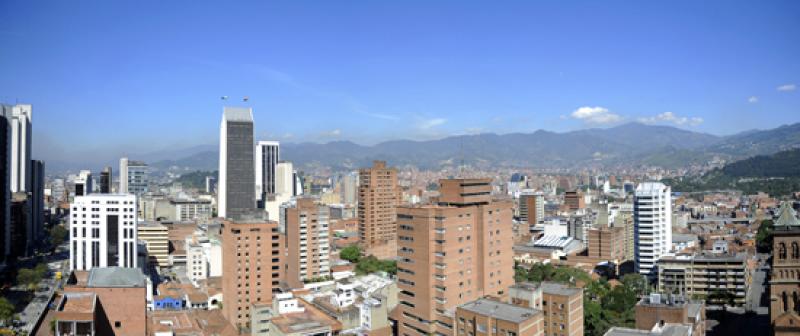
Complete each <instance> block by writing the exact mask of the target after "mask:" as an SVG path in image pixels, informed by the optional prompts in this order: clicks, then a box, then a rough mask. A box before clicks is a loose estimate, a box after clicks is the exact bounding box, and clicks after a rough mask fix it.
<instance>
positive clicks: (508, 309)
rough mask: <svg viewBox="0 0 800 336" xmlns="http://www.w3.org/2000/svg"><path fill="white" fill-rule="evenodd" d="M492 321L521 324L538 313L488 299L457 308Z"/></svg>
mask: <svg viewBox="0 0 800 336" xmlns="http://www.w3.org/2000/svg"><path fill="white" fill-rule="evenodd" d="M458 309H463V310H466V311H470V312H473V313H476V314H480V315H483V316H490V317H492V318H494V319H498V320H504V321H509V322H513V323H521V322H524V321H527V320H528V319H530V318H531V317H533V316H535V315H536V314H539V313H540V311H538V310H535V309H530V308H525V307H520V306H515V305H512V304H508V303H503V302H499V301H494V300H489V299H477V300H475V301H472V302H469V303H466V304H463V305H461V306H459V307H458Z"/></svg>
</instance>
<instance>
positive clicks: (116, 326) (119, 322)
mask: <svg viewBox="0 0 800 336" xmlns="http://www.w3.org/2000/svg"><path fill="white" fill-rule="evenodd" d="M114 328H122V321H114Z"/></svg>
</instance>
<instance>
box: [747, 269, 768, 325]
mask: <svg viewBox="0 0 800 336" xmlns="http://www.w3.org/2000/svg"><path fill="white" fill-rule="evenodd" d="M768 285H769V284H768V283H767V273H766V269H765V268H763V267H762V266H761V265H759V266H758V267H757V268H756V270H755V271H753V278H752V282H751V283H750V291H748V293H747V310H748V311H752V312H755V313H756V314H759V315H762V314H769V297H767V294H766V288H767V286H768Z"/></svg>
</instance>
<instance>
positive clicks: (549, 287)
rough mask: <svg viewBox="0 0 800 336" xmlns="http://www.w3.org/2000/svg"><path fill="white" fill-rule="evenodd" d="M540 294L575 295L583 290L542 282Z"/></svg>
mask: <svg viewBox="0 0 800 336" xmlns="http://www.w3.org/2000/svg"><path fill="white" fill-rule="evenodd" d="M540 286H541V287H542V293H547V294H556V295H575V294H578V293H581V292H582V291H583V290H582V289H580V288H575V287H570V286H567V285H565V284H560V283H557V282H547V281H545V282H542V283H541V284H540Z"/></svg>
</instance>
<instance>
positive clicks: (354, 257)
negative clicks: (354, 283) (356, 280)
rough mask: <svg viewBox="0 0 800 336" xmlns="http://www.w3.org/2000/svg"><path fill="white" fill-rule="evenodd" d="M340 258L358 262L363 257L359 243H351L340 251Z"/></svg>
mask: <svg viewBox="0 0 800 336" xmlns="http://www.w3.org/2000/svg"><path fill="white" fill-rule="evenodd" d="M339 258H342V259H344V260H347V261H349V262H351V263H357V262H358V261H359V260H360V259H361V248H360V247H358V245H355V244H354V245H350V246H347V247H345V248H343V249H342V250H341V251H339Z"/></svg>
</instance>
